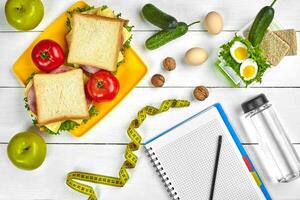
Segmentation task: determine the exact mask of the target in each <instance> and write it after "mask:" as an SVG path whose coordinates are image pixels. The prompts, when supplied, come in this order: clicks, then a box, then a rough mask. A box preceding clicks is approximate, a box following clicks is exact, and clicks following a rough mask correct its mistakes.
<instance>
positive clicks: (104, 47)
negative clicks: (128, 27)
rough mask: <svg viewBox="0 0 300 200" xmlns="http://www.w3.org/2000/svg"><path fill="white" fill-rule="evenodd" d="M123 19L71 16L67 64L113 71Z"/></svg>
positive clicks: (115, 64) (120, 43)
mask: <svg viewBox="0 0 300 200" xmlns="http://www.w3.org/2000/svg"><path fill="white" fill-rule="evenodd" d="M123 24H124V20H121V19H113V18H108V17H103V16H96V15H87V14H78V13H76V14H74V15H73V28H72V34H71V38H69V44H70V46H69V54H68V63H72V64H80V65H89V66H93V67H98V68H100V69H105V70H108V71H115V70H116V67H117V61H118V55H119V51H120V48H121V45H122V29H123Z"/></svg>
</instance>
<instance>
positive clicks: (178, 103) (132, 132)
mask: <svg viewBox="0 0 300 200" xmlns="http://www.w3.org/2000/svg"><path fill="white" fill-rule="evenodd" d="M189 105H190V102H189V101H186V100H175V99H172V100H165V101H163V102H162V103H161V105H160V107H159V108H156V107H153V106H145V107H144V108H142V109H141V110H140V111H139V112H138V113H137V117H136V118H135V119H134V120H132V121H131V123H130V125H129V127H128V129H127V134H128V136H129V138H130V139H131V142H130V143H128V145H127V146H126V151H125V155H124V157H125V161H124V163H123V164H122V166H121V168H120V171H119V177H111V176H105V175H100V174H92V173H86V172H76V171H74V172H70V173H69V174H68V175H67V181H66V183H67V185H68V186H69V187H71V188H72V189H74V190H76V191H78V192H80V193H82V194H86V195H88V196H89V198H88V200H97V196H96V193H95V190H94V189H93V188H92V187H91V186H89V185H86V184H83V183H81V182H79V181H78V180H80V181H85V182H92V183H97V184H104V185H110V186H114V187H123V186H124V185H125V183H126V182H127V180H128V179H129V175H128V172H127V169H130V168H134V167H135V166H136V163H137V160H138V157H137V156H136V155H135V154H134V153H133V152H134V151H137V150H138V149H139V148H140V144H141V141H142V137H141V136H140V134H139V133H138V132H137V131H136V129H137V128H139V127H140V126H141V125H142V123H143V122H144V120H145V119H146V117H147V115H152V116H153V115H157V114H159V113H162V112H166V111H168V110H169V109H170V108H180V107H187V106H189Z"/></svg>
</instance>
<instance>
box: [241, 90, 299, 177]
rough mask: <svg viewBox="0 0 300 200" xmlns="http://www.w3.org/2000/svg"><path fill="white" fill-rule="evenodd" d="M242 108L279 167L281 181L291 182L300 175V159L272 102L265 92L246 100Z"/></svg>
mask: <svg viewBox="0 0 300 200" xmlns="http://www.w3.org/2000/svg"><path fill="white" fill-rule="evenodd" d="M242 109H243V111H244V113H245V117H246V118H249V119H250V120H249V121H251V123H252V125H253V127H254V128H255V130H256V131H257V133H258V135H259V137H260V145H263V149H265V150H267V151H268V152H266V153H268V154H270V155H271V158H272V159H273V160H274V163H275V165H276V166H275V167H277V168H278V172H279V176H278V177H276V178H277V180H278V181H279V182H289V181H291V180H294V179H296V178H298V177H299V176H300V159H299V157H298V155H297V152H296V151H295V149H294V147H293V144H292V143H291V142H290V140H289V138H288V137H287V134H286V132H285V130H284V128H283V126H282V124H281V123H280V121H279V119H278V117H277V115H276V113H275V111H274V109H273V107H272V104H270V103H269V101H268V99H267V97H266V96H265V95H264V94H260V95H258V96H257V97H255V98H253V99H251V100H249V101H247V102H244V103H243V104H242Z"/></svg>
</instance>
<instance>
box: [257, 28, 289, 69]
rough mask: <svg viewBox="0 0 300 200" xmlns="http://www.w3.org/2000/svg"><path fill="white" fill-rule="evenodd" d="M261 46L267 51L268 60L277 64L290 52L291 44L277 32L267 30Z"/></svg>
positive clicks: (272, 63) (274, 64)
mask: <svg viewBox="0 0 300 200" xmlns="http://www.w3.org/2000/svg"><path fill="white" fill-rule="evenodd" d="M260 47H261V48H262V49H263V50H264V51H265V54H266V57H267V61H268V62H269V63H270V64H271V65H273V66H276V65H278V64H279V63H280V61H281V60H282V59H283V58H284V57H285V56H286V54H287V53H288V51H289V49H290V46H289V45H288V44H287V43H286V42H285V41H283V40H282V39H280V37H278V36H277V35H276V34H275V33H273V32H271V31H267V32H266V34H265V36H264V38H263V40H262V42H261V44H260Z"/></svg>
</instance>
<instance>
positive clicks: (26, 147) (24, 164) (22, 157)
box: [7, 132, 47, 170]
mask: <svg viewBox="0 0 300 200" xmlns="http://www.w3.org/2000/svg"><path fill="white" fill-rule="evenodd" d="M46 152H47V146H46V143H45V141H44V139H43V138H42V137H41V136H40V135H38V134H37V133H34V132H21V133H18V134H16V135H15V136H14V137H13V138H12V139H11V140H10V141H9V144H8V146H7V154H8V157H9V159H10V161H11V162H12V163H13V164H14V165H15V166H16V167H18V168H20V169H26V170H33V169H36V168H38V167H39V166H41V164H42V163H43V162H44V160H45V157H46Z"/></svg>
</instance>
